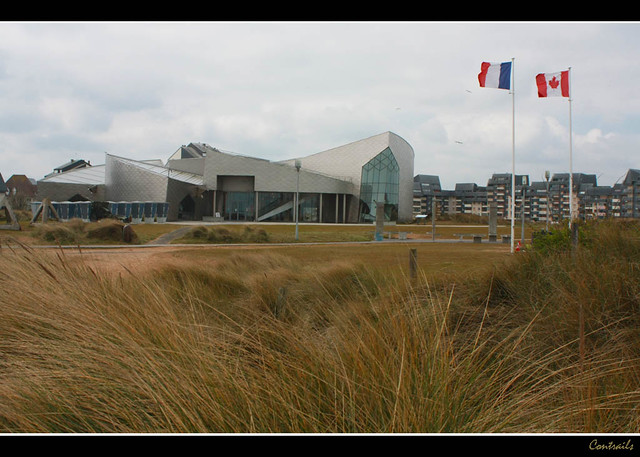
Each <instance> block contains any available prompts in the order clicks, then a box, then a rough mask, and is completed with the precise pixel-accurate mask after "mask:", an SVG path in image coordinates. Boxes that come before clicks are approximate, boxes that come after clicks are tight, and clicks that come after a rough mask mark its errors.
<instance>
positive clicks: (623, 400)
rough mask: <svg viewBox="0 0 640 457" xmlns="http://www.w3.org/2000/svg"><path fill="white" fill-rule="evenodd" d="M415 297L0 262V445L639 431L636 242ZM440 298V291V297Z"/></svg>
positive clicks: (333, 281)
mask: <svg viewBox="0 0 640 457" xmlns="http://www.w3.org/2000/svg"><path fill="white" fill-rule="evenodd" d="M636 235H637V231H636V229H635V228H634V227H620V226H611V227H609V226H607V227H604V226H602V227H600V228H594V229H593V232H592V233H591V234H590V235H589V236H590V238H589V237H587V238H588V240H589V242H588V243H587V244H586V245H585V246H581V247H580V249H579V250H578V251H577V252H575V253H573V254H572V253H571V252H556V253H551V254H546V255H539V254H537V253H535V252H532V253H527V254H526V255H523V256H519V257H516V258H514V259H511V260H510V261H508V262H506V263H505V265H504V266H502V267H501V268H496V269H495V270H494V271H492V272H490V273H488V274H486V275H485V274H482V275H476V276H469V275H466V276H460V277H458V278H455V277H448V278H447V281H446V282H443V281H437V278H432V277H430V276H427V275H421V276H420V277H418V278H417V279H411V278H404V279H403V278H400V279H398V276H397V275H387V274H386V272H385V270H384V269H372V268H371V267H370V266H369V265H364V264H361V263H359V262H358V261H357V260H344V261H341V262H330V263H322V264H318V265H314V264H309V263H308V262H302V261H301V260H298V259H295V258H294V257H292V256H287V255H281V254H280V255H279V254H274V253H273V252H272V253H269V254H267V253H261V252H251V253H246V254H243V253H240V252H239V253H238V254H236V255H232V256H226V257H225V258H224V259H222V260H221V261H220V262H219V263H218V264H217V266H216V267H215V268H213V267H211V266H206V267H205V266H204V265H203V264H194V263H190V262H187V261H182V262H177V263H176V264H175V265H173V266H171V267H169V266H167V267H165V268H160V269H154V270H150V271H149V272H147V273H142V274H133V273H131V274H122V273H117V274H105V273H104V272H101V271H98V270H96V269H94V268H92V267H90V266H89V264H88V263H86V262H75V261H74V262H72V261H70V260H69V259H68V258H66V257H65V254H64V252H63V251H59V252H55V253H46V252H41V251H32V250H30V249H29V248H28V247H24V248H19V249H15V248H14V249H9V248H7V247H6V246H4V247H3V248H2V249H1V250H0V271H2V273H1V274H0V285H1V287H2V290H3V292H4V293H3V295H2V298H0V370H1V371H0V373H2V375H1V377H0V431H2V432H142V433H144V432H169V433H171V432H196V433H198V432H216V433H217V432H230V433H234V432H266V433H269V432H279V433H288V432H298V433H306V432H313V433H334V432H340V433H343V432H344V433H355V432H366V433H379V432H404V433H412V432H420V433H427V432H457V433H478V432H489V433H491V432H516V433H517V432H533V433H536V432H621V433H627V432H636V431H637V430H638V426H639V425H640V424H639V423H638V414H637V413H638V411H637V406H636V405H637V404H638V400H640V391H639V390H638V387H639V382H638V381H639V379H638V374H639V368H640V365H639V364H638V349H639V348H640V344H639V343H640V341H638V336H637V335H636V334H637V331H636V329H637V322H636V319H637V317H636V316H637V307H638V301H639V300H640V294H639V292H640V290H639V289H638V287H639V286H638V283H639V282H638V279H640V278H638V277H637V275H638V274H639V270H638V262H640V241H638V237H637V236H636ZM434 279H435V280H434Z"/></svg>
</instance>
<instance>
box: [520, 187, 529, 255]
mask: <svg viewBox="0 0 640 457" xmlns="http://www.w3.org/2000/svg"><path fill="white" fill-rule="evenodd" d="M527 184H528V180H527V177H526V176H522V227H521V234H520V240H521V242H522V245H523V246H524V212H525V199H526V198H527V197H526V195H527Z"/></svg>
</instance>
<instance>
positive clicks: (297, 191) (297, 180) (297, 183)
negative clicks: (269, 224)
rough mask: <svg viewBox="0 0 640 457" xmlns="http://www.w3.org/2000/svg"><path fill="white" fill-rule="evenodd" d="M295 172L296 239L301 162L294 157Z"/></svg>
mask: <svg viewBox="0 0 640 457" xmlns="http://www.w3.org/2000/svg"><path fill="white" fill-rule="evenodd" d="M295 164H296V172H297V179H296V207H295V218H296V241H298V210H299V206H300V200H299V198H300V197H299V196H300V168H301V167H302V162H300V160H297V159H296V162H295Z"/></svg>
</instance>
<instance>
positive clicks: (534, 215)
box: [413, 169, 640, 222]
mask: <svg viewBox="0 0 640 457" xmlns="http://www.w3.org/2000/svg"><path fill="white" fill-rule="evenodd" d="M427 177H428V180H429V181H430V182H437V183H438V190H434V188H432V187H430V186H424V185H422V184H421V183H422V182H424V181H425V180H427ZM515 181H516V189H515V197H516V198H515V213H516V214H515V217H516V219H518V220H521V219H522V217H523V212H524V218H525V220H527V221H533V222H547V221H549V222H559V221H562V220H567V219H569V212H570V206H571V205H570V203H569V198H570V195H569V173H556V174H554V175H552V176H550V179H549V180H548V181H534V182H529V176H528V175H516V179H515ZM439 183H440V179H439V177H438V176H434V175H417V176H415V177H414V196H413V201H414V205H413V206H414V216H416V215H418V214H420V215H423V216H429V215H431V206H430V204H428V203H427V202H430V201H431V200H433V199H435V200H436V201H437V208H438V209H437V211H438V213H437V215H436V216H439V215H454V214H475V215H480V216H486V215H487V214H488V207H489V205H491V204H495V205H496V209H497V215H498V217H500V218H504V219H511V174H510V173H496V174H493V175H492V176H491V178H489V179H488V180H487V185H486V187H482V186H478V185H476V184H474V183H461V184H456V186H455V189H454V190H446V189H441V188H440V186H439ZM573 208H574V215H575V217H576V218H578V219H581V220H590V219H604V218H610V217H624V218H640V170H637V169H629V170H628V172H627V174H626V176H625V179H624V180H623V182H622V183H618V184H615V185H613V186H598V184H597V179H596V175H595V174H585V173H574V174H573Z"/></svg>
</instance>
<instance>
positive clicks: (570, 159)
mask: <svg viewBox="0 0 640 457" xmlns="http://www.w3.org/2000/svg"><path fill="white" fill-rule="evenodd" d="M568 76H569V228H571V224H572V223H573V150H572V149H573V146H572V144H573V141H572V137H573V133H572V129H571V92H572V91H571V67H569V72H568Z"/></svg>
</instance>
